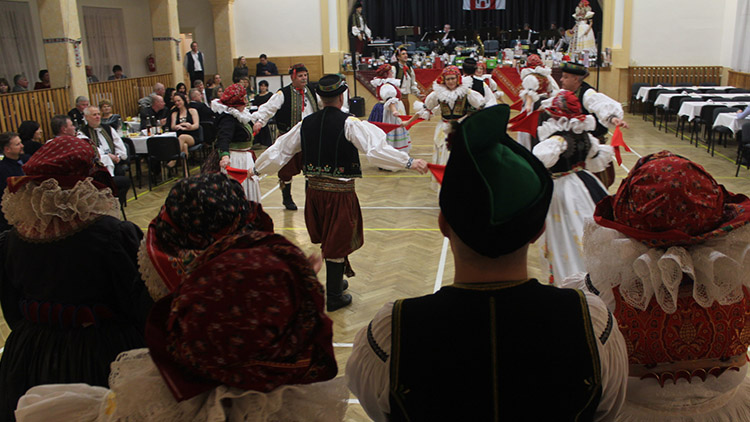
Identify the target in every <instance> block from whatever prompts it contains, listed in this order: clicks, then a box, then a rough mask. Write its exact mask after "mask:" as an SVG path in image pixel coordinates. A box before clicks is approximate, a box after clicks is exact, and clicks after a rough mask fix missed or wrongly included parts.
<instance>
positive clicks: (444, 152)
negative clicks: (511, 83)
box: [409, 66, 485, 190]
mask: <svg viewBox="0 0 750 422" xmlns="http://www.w3.org/2000/svg"><path fill="white" fill-rule="evenodd" d="M471 85H472V78H463V79H462V78H461V70H460V69H459V68H458V67H456V66H447V67H446V68H444V69H443V72H442V73H441V75H440V76H439V77H438V78H437V80H436V81H435V82H434V83H433V84H432V92H431V93H430V95H428V96H427V98H425V100H424V103H421V102H418V101H417V102H415V103H414V109H415V110H416V113H415V114H414V117H412V119H411V120H415V119H417V118H421V119H425V120H429V119H430V118H431V117H432V116H433V115H434V114H438V113H439V114H440V116H441V117H442V119H443V121H442V123H440V124H438V125H437V126H436V127H435V136H434V138H433V140H434V151H433V153H432V162H433V163H435V164H446V163H447V162H448V144H447V143H446V141H445V140H446V137H447V135H448V132H449V129H450V127H451V122H455V121H457V120H459V119H461V118H462V117H464V116H466V115H468V114H469V113H471V112H473V111H475V110H479V109H480V108H482V107H483V106H484V103H485V99H484V96H482V94H480V93H478V92H476V91H474V90H473V89H471ZM411 120H410V121H409V123H411ZM438 187H439V186H438V184H437V181H435V179H434V176H433V183H432V188H433V190H437V189H438Z"/></svg>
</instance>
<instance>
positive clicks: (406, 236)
mask: <svg viewBox="0 0 750 422" xmlns="http://www.w3.org/2000/svg"><path fill="white" fill-rule="evenodd" d="M626 118H627V120H628V122H629V123H630V125H631V128H630V129H629V130H625V131H624V135H625V141H626V142H627V143H628V144H629V145H630V146H631V147H632V148H633V150H634V153H623V159H624V162H623V166H624V167H621V168H617V170H616V171H617V178H618V180H617V181H616V183H615V185H614V186H613V187H612V188H610V192H611V193H614V192H615V191H616V187H617V186H619V181H620V180H621V179H622V177H623V176H624V175H625V174H626V172H627V169H630V168H631V167H632V166H633V165H634V163H635V161H636V160H637V158H638V155H637V154H640V155H646V154H649V153H652V152H656V151H660V150H662V149H669V150H671V151H673V152H675V153H677V154H680V155H683V156H686V157H688V158H690V159H692V160H694V161H696V162H698V163H700V164H701V165H703V166H704V167H705V168H706V169H707V170H708V171H709V172H710V173H712V174H713V175H714V176H715V177H716V178H717V179H718V180H719V182H720V183H723V184H724V185H725V186H726V187H727V189H729V190H730V191H732V192H741V193H746V194H747V193H750V171H748V170H747V169H744V168H743V169H742V171H741V173H740V177H739V178H735V177H734V172H735V165H734V157H735V156H736V143H734V141H730V142H729V146H728V147H727V148H724V147H718V148H717V150H716V154H715V156H714V157H711V155H710V154H708V153H707V152H706V149H705V147H703V146H701V147H699V148H696V147H694V146H692V145H690V144H689V143H688V142H687V140H681V139H678V138H675V136H674V132H670V133H665V132H664V131H661V132H660V131H658V130H657V129H656V128H654V127H653V126H652V124H651V122H645V121H643V120H642V119H641V117H640V116H633V115H630V114H628V115H627V116H626ZM434 127H435V123H433V122H424V123H420V124H418V125H417V126H415V127H414V128H413V129H412V130H411V137H412V150H411V153H412V156H414V157H416V158H423V159H426V160H428V161H429V159H430V157H431V155H432V135H433V131H434ZM362 161H363V162H362V164H363V169H364V171H363V173H364V177H363V178H362V179H361V180H358V181H357V194H358V196H359V200H360V204H361V206H362V214H363V218H364V226H365V244H364V246H363V247H362V249H360V250H359V251H357V252H355V253H354V254H352V255H351V256H350V260H351V264H352V266H353V268H354V270H355V271H356V273H357V276H356V277H353V278H351V279H349V283H350V288H349V292H350V293H351V294H352V296H353V298H354V302H353V304H352V305H351V306H349V307H347V308H344V309H342V310H339V311H336V312H334V313H332V314H331V318H332V319H333V321H334V342H335V346H336V347H335V351H336V357H337V360H338V363H339V374H340V376H343V373H344V369H345V367H346V361H347V359H348V358H349V355H350V353H351V343H352V341H353V339H354V336H355V334H356V333H357V331H358V330H360V329H361V328H362V327H364V326H366V325H367V323H368V322H369V321H370V319H371V318H372V316H373V315H374V314H375V313H376V312H377V311H378V309H380V308H381V307H382V306H383V304H385V303H387V302H389V301H392V300H395V299H399V298H403V297H409V296H418V295H424V294H428V293H432V292H433V291H434V290H435V289H436V287H439V286H440V285H444V284H449V283H450V282H451V279H452V276H453V258H452V255H451V251H450V248H449V247H448V245H447V242H444V241H443V237H442V235H441V234H440V231H439V230H438V227H437V216H438V212H439V209H438V198H437V194H436V193H435V192H434V191H432V190H431V189H430V178H429V176H422V175H418V174H416V173H415V172H410V171H399V172H383V171H379V170H378V169H377V168H375V167H374V166H372V165H369V164H368V163H367V162H366V160H365V159H364V158H363V160H362ZM196 172H197V170H196V169H194V170H193V172H192V173H193V174H195V173H196ZM171 185H172V183H168V184H163V185H160V186H158V187H156V188H155V189H154V190H153V191H151V192H147V191H144V192H147V193H141V194H140V196H139V198H138V200H132V195H131V200H130V201H129V203H128V206H127V208H126V212H127V215H128V218H129V219H130V220H131V221H133V222H135V223H136V224H137V225H139V226H140V227H141V228H142V229H144V231H145V229H146V227H147V226H148V223H149V221H150V220H151V219H152V218H153V217H154V216H155V215H156V214H157V213H158V210H159V208H160V207H161V205H162V204H163V202H164V198H165V197H166V195H167V193H168V190H169V188H170V187H171ZM146 189H147V188H146ZM261 192H262V193H263V195H264V197H263V199H262V203H263V206H264V208H265V210H266V211H267V212H268V213H269V214H270V215H271V217H272V218H273V220H274V224H275V227H276V231H277V232H278V233H281V234H283V235H284V236H286V237H288V238H289V239H290V240H292V241H293V242H294V243H295V244H297V245H298V246H299V247H300V248H302V249H303V250H304V251H305V252H306V253H308V254H309V253H314V252H316V251H317V250H318V248H317V247H316V246H315V245H312V244H311V243H310V241H309V238H308V236H307V232H306V231H305V224H304V214H303V211H302V209H300V210H299V211H296V212H292V211H286V210H284V209H283V207H282V205H281V192H280V191H279V190H278V187H277V178H276V176H275V175H270V176H267V177H264V178H263V179H262V180H261ZM292 192H293V196H294V198H295V201H296V202H297V204H298V205H303V204H304V179H303V178H302V177H301V176H297V177H295V179H294V183H293V185H292ZM443 255H444V256H445V259H444V260H443V261H441V256H443ZM441 263H444V265H441ZM529 269H530V274H531V276H534V277H538V278H539V277H542V274H543V271H542V270H541V268H539V249H538V247H536V246H534V247H532V248H530V261H529ZM318 276H319V279H320V280H321V281H322V282H325V268H324V269H323V270H322V271H321V273H320V274H319V275H318ZM0 334H2V339H0V340H3V339H4V338H5V337H6V336H7V334H8V328H7V326H6V325H5V324H4V322H3V321H0ZM352 399H354V397H352ZM346 420H347V421H366V420H369V419H368V418H367V416H366V415H365V413H364V411H363V410H362V408H361V406H359V404H358V403H357V402H356V400H352V403H351V404H350V406H349V410H348V413H347V419H346Z"/></svg>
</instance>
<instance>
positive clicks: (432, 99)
mask: <svg viewBox="0 0 750 422" xmlns="http://www.w3.org/2000/svg"><path fill="white" fill-rule="evenodd" d="M414 104H415V105H416V106H417V107H414V112H415V114H416V115H417V117H419V118H420V119H425V120H430V118H431V117H432V115H433V114H436V113H438V112H439V110H438V107H439V106H440V103H439V102H438V97H437V93H435V92H434V91H433V92H431V93H430V94H429V95H427V98H425V99H424V103H420V102H415V103H414ZM419 106H421V107H419Z"/></svg>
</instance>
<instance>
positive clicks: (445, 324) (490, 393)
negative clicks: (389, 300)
mask: <svg viewBox="0 0 750 422" xmlns="http://www.w3.org/2000/svg"><path fill="white" fill-rule="evenodd" d="M392 330H393V331H392V336H391V341H392V346H391V364H390V365H391V366H390V383H391V384H390V397H389V400H390V407H391V413H390V420H391V421H394V422H399V421H520V420H524V421H590V420H592V419H593V415H594V411H595V410H596V408H597V406H598V404H599V400H600V398H601V393H602V381H601V368H600V361H599V352H598V349H597V344H596V342H597V341H602V343H604V342H606V339H604V340H599V339H597V338H596V337H595V335H594V332H593V328H592V324H591V316H590V314H589V310H588V306H587V303H586V299H585V298H584V296H583V293H582V292H581V291H579V290H573V289H560V288H557V287H552V286H543V285H541V284H539V282H537V281H536V280H529V281H527V282H520V283H517V284H516V285H513V286H503V285H501V284H489V285H487V284H485V285H466V284H464V285H461V286H456V285H453V286H446V287H443V288H442V289H441V290H440V291H438V292H437V293H435V294H432V295H427V296H423V297H419V298H412V299H405V300H400V301H397V302H396V303H395V304H394V306H393V319H392ZM555 345H557V346H555ZM545 392H547V393H549V394H547V393H545Z"/></svg>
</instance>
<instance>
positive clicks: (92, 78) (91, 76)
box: [86, 65, 99, 84]
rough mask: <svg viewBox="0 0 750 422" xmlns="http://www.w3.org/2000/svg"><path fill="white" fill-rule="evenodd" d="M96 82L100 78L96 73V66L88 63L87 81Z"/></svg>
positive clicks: (88, 82)
mask: <svg viewBox="0 0 750 422" xmlns="http://www.w3.org/2000/svg"><path fill="white" fill-rule="evenodd" d="M94 82H99V78H97V77H96V75H94V68H93V67H91V66H89V65H86V83H87V84H90V83H94Z"/></svg>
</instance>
